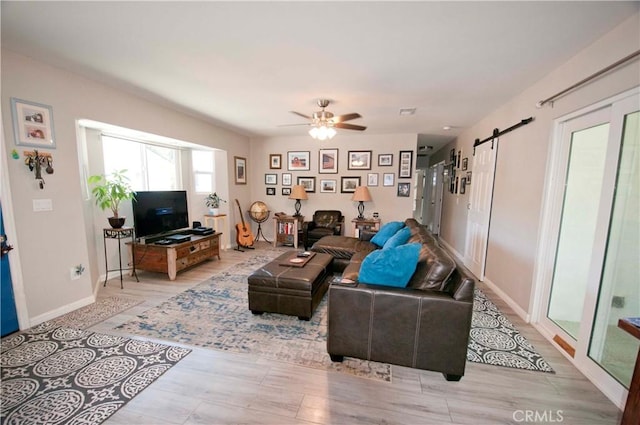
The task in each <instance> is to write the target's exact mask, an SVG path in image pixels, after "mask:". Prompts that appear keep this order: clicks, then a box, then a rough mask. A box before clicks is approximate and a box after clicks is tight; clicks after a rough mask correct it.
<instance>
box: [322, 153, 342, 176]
mask: <svg viewBox="0 0 640 425" xmlns="http://www.w3.org/2000/svg"><path fill="white" fill-rule="evenodd" d="M318 173H320V174H337V173H338V149H320V150H319V151H318Z"/></svg>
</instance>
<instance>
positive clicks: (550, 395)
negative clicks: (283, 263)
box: [91, 243, 621, 425]
mask: <svg viewBox="0 0 640 425" xmlns="http://www.w3.org/2000/svg"><path fill="white" fill-rule="evenodd" d="M260 246H262V247H264V246H266V245H264V243H259V244H258V250H256V251H247V252H244V253H242V252H238V251H234V250H227V251H222V252H221V257H222V258H221V260H220V261H219V260H214V261H210V262H207V263H205V264H203V265H201V266H198V267H194V268H192V269H189V270H186V271H184V272H182V273H179V274H178V279H177V280H176V281H174V282H171V281H169V279H168V278H167V276H166V275H161V274H158V273H149V272H142V271H141V272H139V278H140V283H137V282H136V281H135V279H133V278H127V279H126V281H125V287H124V289H123V290H121V289H120V281H119V279H113V280H110V281H109V282H108V283H107V287H106V288H101V290H100V293H99V296H100V297H108V296H123V297H130V298H135V299H139V300H142V301H143V303H141V304H140V305H138V306H136V307H133V308H131V309H129V310H127V311H126V312H124V313H121V314H119V315H117V316H115V317H112V318H110V319H109V320H106V321H104V322H102V323H99V324H97V325H95V326H93V327H92V328H91V330H93V331H96V332H106V333H118V332H116V331H114V330H113V327H115V326H117V325H119V324H121V323H124V322H126V321H128V320H130V319H132V318H133V317H135V316H136V315H138V314H140V313H142V312H144V311H145V310H147V309H149V308H151V307H153V306H156V305H157V304H159V303H160V302H162V301H164V300H166V299H168V298H170V297H172V296H173V295H175V294H177V293H179V292H181V291H184V290H186V289H188V288H190V287H192V286H194V285H196V284H198V283H199V282H201V281H203V280H205V279H207V278H209V277H210V276H212V275H213V274H215V273H217V272H219V271H221V270H224V269H226V268H228V267H229V266H231V265H233V264H235V263H237V262H240V261H242V260H244V259H246V258H247V257H249V256H251V255H254V252H259V249H260ZM480 288H481V289H482V290H483V291H484V292H485V294H487V296H488V297H489V298H490V299H491V300H492V301H493V302H494V303H495V304H496V305H497V306H498V307H499V308H500V309H501V310H502V311H503V312H504V313H505V314H506V315H507V316H508V318H509V319H510V320H511V321H512V323H513V324H514V325H515V326H516V327H517V328H518V329H519V330H520V332H521V333H522V334H523V335H524V336H525V337H526V338H528V339H529V341H530V342H531V343H532V344H533V345H534V346H535V347H536V349H537V350H538V351H539V352H540V354H542V355H543V356H544V357H545V359H546V360H547V361H548V362H549V363H550V365H551V366H552V367H553V368H554V369H555V371H556V373H555V374H549V373H542V372H528V371H523V370H516V369H510V368H501V367H495V366H488V365H480V364H477V363H471V362H468V363H467V369H466V374H465V376H464V377H463V378H462V380H461V381H460V382H447V381H445V380H444V378H443V377H442V375H441V374H440V373H435V372H429V371H424V370H418V369H411V368H406V367H399V366H393V381H392V382H391V383H384V382H378V381H374V380H369V379H365V378H357V377H353V376H348V375H346V374H341V373H337V372H326V371H320V370H316V369H311V368H305V367H300V366H296V365H291V364H287V363H280V362H277V361H271V360H266V359H263V358H260V357H257V356H253V355H248V354H235V353H228V352H221V351H215V350H209V349H203V348H198V347H190V348H192V349H193V352H192V353H191V354H190V355H188V356H187V357H186V358H185V359H184V360H182V361H181V362H179V363H178V364H177V365H176V366H174V367H173V368H172V369H171V370H169V371H168V372H167V373H165V374H164V375H163V376H161V377H160V378H159V379H158V380H157V381H155V382H154V383H153V384H151V385H150V386H149V387H148V388H147V389H146V390H144V391H143V392H142V393H140V394H139V395H138V396H137V397H136V398H135V399H133V400H132V401H131V402H129V403H128V404H127V405H126V406H124V407H123V408H122V409H120V410H119V411H118V412H117V413H116V414H114V415H113V416H112V417H111V418H109V420H107V421H106V422H105V423H106V424H108V425H116V424H127V425H129V424H140V425H146V424H149V425H151V424H249V423H256V424H515V423H524V424H531V423H563V424H572V425H573V424H576V425H582V424H585V425H588V424H593V425H607V424H618V423H619V422H620V418H621V412H620V411H619V410H618V409H617V408H616V407H615V405H613V403H611V402H610V401H609V400H608V399H607V398H606V397H605V396H604V395H603V394H602V393H601V392H600V391H599V390H598V389H597V388H596V387H595V386H594V385H593V384H591V383H590V382H589V381H588V380H587V379H586V378H585V377H584V376H583V375H582V374H581V373H580V372H578V370H577V369H576V368H575V367H573V366H572V365H571V364H570V363H569V362H568V361H567V360H566V359H565V358H564V357H563V356H562V355H561V354H560V353H559V352H558V351H557V350H556V349H555V348H553V347H552V346H551V345H550V344H549V343H548V342H547V341H546V340H545V339H544V338H543V337H542V336H541V335H540V334H539V333H538V332H537V331H536V330H535V329H534V328H533V327H532V326H530V325H527V324H526V323H524V322H523V321H522V320H520V318H519V317H518V316H517V315H515V314H514V313H513V311H512V310H511V309H510V308H509V307H508V306H507V305H506V304H505V303H504V302H502V301H501V300H500V298H498V297H497V296H495V294H493V293H492V292H491V291H490V290H489V289H488V288H487V287H486V286H484V285H482V284H480ZM125 335H126V334H125ZM130 336H131V337H132V338H139V337H138V336H133V335H130Z"/></svg>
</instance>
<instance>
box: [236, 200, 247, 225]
mask: <svg viewBox="0 0 640 425" xmlns="http://www.w3.org/2000/svg"><path fill="white" fill-rule="evenodd" d="M236 204H237V205H238V211H239V212H240V220H241V221H242V227H243V228H246V227H247V225H246V224H244V216H243V215H242V208H241V207H240V202H238V200H237V199H236Z"/></svg>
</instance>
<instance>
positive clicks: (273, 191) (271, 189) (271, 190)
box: [267, 187, 276, 196]
mask: <svg viewBox="0 0 640 425" xmlns="http://www.w3.org/2000/svg"><path fill="white" fill-rule="evenodd" d="M275 194H276V188H275V187H268V188H267V196H275Z"/></svg>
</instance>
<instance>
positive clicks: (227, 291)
mask: <svg viewBox="0 0 640 425" xmlns="http://www.w3.org/2000/svg"><path fill="white" fill-rule="evenodd" d="M279 254H280V252H278V251H274V252H262V251H261V252H260V253H259V254H258V255H255V256H253V257H251V258H250V259H248V260H247V261H245V262H243V263H239V264H237V265H235V266H233V267H231V268H230V269H228V270H227V271H225V272H223V273H221V274H218V275H216V276H214V277H212V278H211V279H210V280H208V281H205V282H203V283H201V284H199V285H197V286H196V287H194V288H192V289H189V290H186V291H184V292H182V293H181V294H178V295H177V296H175V297H173V298H171V299H169V300H168V301H166V302H164V303H162V304H161V305H159V306H157V307H155V308H152V309H150V310H147V311H146V312H144V313H143V314H142V315H139V316H138V318H137V319H135V320H132V321H129V322H127V323H124V324H122V325H120V326H118V327H117V328H116V329H118V330H123V331H126V332H129V333H132V334H136V335H144V336H148V337H153V338H158V339H164V340H169V341H177V342H180V343H184V344H191V345H196V346H199V347H205V348H213V349H218V350H223V351H232V352H242V353H252V354H256V355H259V356H263V357H266V358H270V359H273V360H278V361H284V362H290V363H295V364H298V365H302V366H307V367H314V368H317V369H323V370H334V371H340V372H346V373H350V374H353V375H356V376H361V377H367V378H373V379H381V380H385V381H390V380H391V366H390V365H388V364H385V363H379V362H369V361H364V360H359V359H354V358H345V361H344V362H343V363H333V362H331V360H330V358H329V356H328V354H327V351H326V335H327V306H326V297H325V299H324V300H323V301H322V302H321V303H320V305H319V306H318V309H317V310H316V311H315V312H314V314H313V317H312V319H311V320H310V321H309V322H305V321H300V320H298V318H297V317H292V316H285V315H280V314H266V313H265V314H263V315H261V316H254V315H252V314H251V312H250V311H249V310H248V308H247V305H248V302H247V280H246V279H247V276H248V275H249V274H251V273H252V272H253V271H254V270H255V269H256V268H258V267H260V266H261V265H263V264H265V263H267V262H269V261H271V260H272V259H273V258H275V256H277V255H279ZM474 309H475V311H474V320H473V325H472V326H473V330H472V333H471V338H472V339H471V341H470V344H469V352H468V355H467V358H468V360H470V361H473V362H478V363H486V364H493V365H500V366H508V367H515V368H522V369H528V370H543V371H552V369H551V368H550V367H549V366H548V365H547V363H546V362H545V361H544V359H543V358H542V357H541V356H540V355H539V354H538V353H537V352H536V351H535V349H534V348H533V347H532V346H531V345H530V344H529V343H528V341H527V340H526V339H525V338H524V337H522V335H521V334H520V333H519V332H518V331H517V330H516V329H515V328H514V327H513V325H512V324H511V323H510V322H509V320H508V319H507V318H506V317H505V316H504V315H503V314H502V313H500V311H499V310H498V309H497V307H496V306H495V305H493V303H491V301H489V300H488V299H487V298H486V297H485V295H484V294H483V293H482V292H480V291H477V293H476V300H475V303H474Z"/></svg>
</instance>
